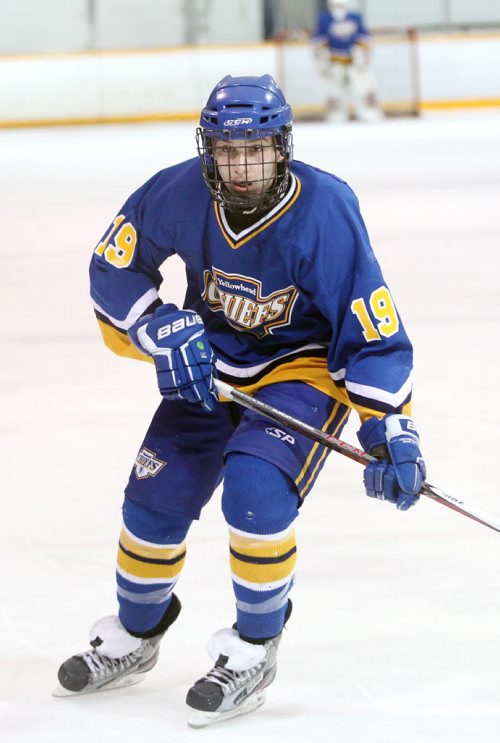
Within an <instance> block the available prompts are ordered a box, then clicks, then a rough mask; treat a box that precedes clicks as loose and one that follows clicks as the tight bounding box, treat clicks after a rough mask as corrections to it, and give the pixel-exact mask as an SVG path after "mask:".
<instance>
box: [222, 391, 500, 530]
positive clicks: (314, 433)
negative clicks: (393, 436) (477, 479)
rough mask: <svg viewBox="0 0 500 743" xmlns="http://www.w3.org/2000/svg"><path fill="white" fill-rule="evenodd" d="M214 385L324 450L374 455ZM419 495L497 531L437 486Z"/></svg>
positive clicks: (359, 458)
mask: <svg viewBox="0 0 500 743" xmlns="http://www.w3.org/2000/svg"><path fill="white" fill-rule="evenodd" d="M215 386H216V388H217V391H218V392H219V393H220V394H221V395H223V396H224V397H226V398H227V399H229V400H234V402H237V403H239V404H240V405H242V406H243V407H245V408H248V409H249V410H253V411H255V412H257V413H261V415H263V416H265V417H266V418H269V419H270V420H273V421H274V422H275V423H281V424H282V425H283V426H287V427H288V428H291V429H292V430H293V431H297V432H298V433H301V434H303V435H304V436H307V437H308V438H310V439H312V440H313V441H317V442H318V443H319V444H322V445H323V446H326V447H327V448H328V449H332V450H333V451H336V452H338V453H339V454H342V455H343V456H345V457H348V458H349V459H353V460H354V461H355V462H359V463H360V464H364V465H367V464H369V462H373V461H374V459H375V457H372V456H371V455H370V454H367V453H366V452H364V451H363V450H362V449H358V448H357V447H355V446H352V445H351V444H348V443H347V442H345V441H341V440H340V439H337V438H335V436H331V435H330V434H328V433H325V432H324V431H321V430H320V429H319V428H315V427H314V426H311V425H310V424H309V423H306V422H305V421H301V420H299V419H298V418H294V417H293V416H292V415H289V414H288V413H285V412H284V411H282V410H278V408H275V407H273V406H272V405H269V404H268V403H265V402H262V400H258V399H257V398H256V397H253V396H252V395H248V394H247V393H246V392H242V391H241V390H237V389H235V388H234V387H232V386H231V385H230V384H226V382H221V381H220V379H216V380H215ZM420 494H421V495H426V496H427V497H428V498H431V499H432V500H434V501H436V502H437V503H441V505H443V506H447V507H448V508H451V509H452V510H453V511H457V512H458V513H461V514H463V515H464V516H467V517H468V518H470V519H472V520H473V521H477V522H478V523H479V524H483V525H484V526H487V527H489V528H490V529H493V530H494V531H498V532H500V519H499V518H498V517H496V516H492V515H491V514H488V513H486V512H484V511H481V510H480V509H478V508H475V507H472V506H468V505H467V504H466V503H464V502H463V501H462V500H459V499H458V498H453V496H451V495H447V494H446V493H444V492H443V491H442V490H441V489H440V488H437V487H435V486H434V485H431V484H430V483H428V482H424V484H423V485H422V489H421V491H420Z"/></svg>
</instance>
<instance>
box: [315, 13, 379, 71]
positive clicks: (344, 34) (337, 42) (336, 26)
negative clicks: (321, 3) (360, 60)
mask: <svg viewBox="0 0 500 743" xmlns="http://www.w3.org/2000/svg"><path fill="white" fill-rule="evenodd" d="M369 38H370V37H369V34H368V31H367V30H366V28H365V25H364V21H363V17H362V16H361V15H360V13H353V12H348V13H346V15H345V18H342V19H339V20H336V19H335V18H334V16H333V15H332V14H331V13H329V12H328V11H322V12H321V13H320V14H319V16H318V22H317V27H316V31H315V34H314V39H315V40H316V41H318V42H323V43H324V44H325V45H326V46H328V48H329V50H330V58H331V60H332V61H334V62H335V61H337V62H347V63H349V62H351V61H352V49H353V47H354V46H355V45H360V46H366V45H367V44H368V41H369Z"/></svg>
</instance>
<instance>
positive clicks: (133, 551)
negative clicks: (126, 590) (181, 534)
mask: <svg viewBox="0 0 500 743" xmlns="http://www.w3.org/2000/svg"><path fill="white" fill-rule="evenodd" d="M185 560H186V545H185V543H182V544H176V545H171V546H168V545H158V546H155V545H153V544H149V543H148V544H147V545H146V544H143V543H141V542H140V541H137V540H135V539H134V537H133V536H132V535H131V534H130V533H128V532H126V531H125V530H122V533H121V534H120V544H119V547H118V558H117V562H118V566H119V568H120V569H121V570H122V571H123V572H125V573H127V575H128V576H130V578H131V579H132V580H133V579H134V578H139V579H141V578H147V579H151V578H154V579H156V580H158V582H160V581H169V582H170V581H172V580H174V579H175V578H177V576H178V575H179V573H180V572H181V570H182V568H183V567H184V563H185Z"/></svg>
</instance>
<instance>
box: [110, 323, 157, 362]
mask: <svg viewBox="0 0 500 743" xmlns="http://www.w3.org/2000/svg"><path fill="white" fill-rule="evenodd" d="M97 322H98V323H99V328H100V330H101V333H102V337H103V340H104V343H105V344H106V346H107V347H108V348H109V349H111V351H113V353H116V354H118V356H127V357H128V358H131V359H139V360H140V361H149V362H150V363H154V362H153V359H152V358H151V357H150V356H148V355H147V354H145V353H141V352H140V351H139V349H138V348H137V346H135V345H134V344H133V343H132V341H131V340H130V338H129V337H128V335H127V334H126V333H121V332H120V331H119V330H117V329H116V328H114V327H113V326H112V325H109V324H108V323H106V322H103V321H102V320H99V319H98V320H97Z"/></svg>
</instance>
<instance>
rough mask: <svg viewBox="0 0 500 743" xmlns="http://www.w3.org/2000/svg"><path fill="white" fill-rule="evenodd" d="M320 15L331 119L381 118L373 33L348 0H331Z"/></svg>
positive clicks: (320, 52)
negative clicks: (372, 58) (374, 63)
mask: <svg viewBox="0 0 500 743" xmlns="http://www.w3.org/2000/svg"><path fill="white" fill-rule="evenodd" d="M327 5H328V10H325V11H321V12H320V13H319V15H318V19H317V25H316V31H315V34H314V37H313V43H314V47H315V54H316V58H317V60H318V66H319V71H320V74H321V75H322V76H323V77H325V78H326V80H327V81H328V106H329V111H330V112H329V120H330V121H332V122H334V123H335V122H342V121H347V120H348V119H349V118H350V116H351V114H352V115H353V116H354V117H355V118H356V119H358V120H359V121H378V120H379V119H380V118H381V113H380V110H379V108H378V107H377V102H376V92H375V77H374V74H373V70H372V67H371V65H370V36H369V34H368V31H367V30H366V27H365V24H364V21H363V17H362V15H361V14H360V13H356V12H353V11H350V10H349V9H348V3H347V0H328V3H327Z"/></svg>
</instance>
